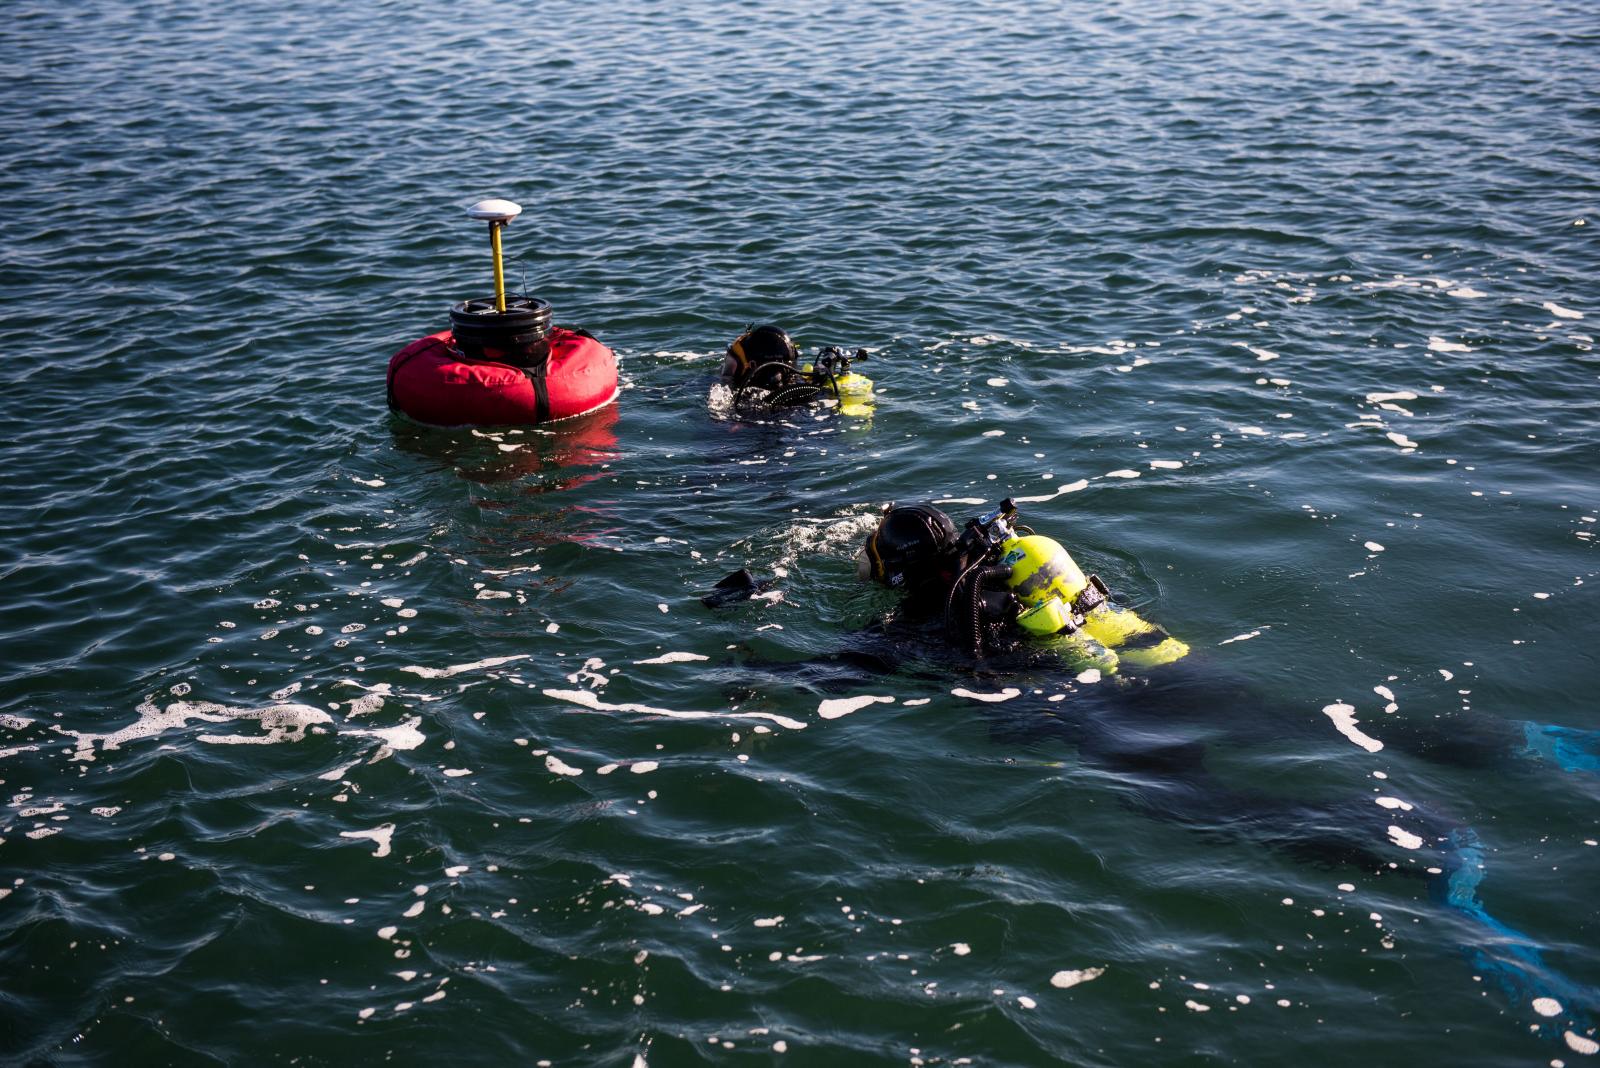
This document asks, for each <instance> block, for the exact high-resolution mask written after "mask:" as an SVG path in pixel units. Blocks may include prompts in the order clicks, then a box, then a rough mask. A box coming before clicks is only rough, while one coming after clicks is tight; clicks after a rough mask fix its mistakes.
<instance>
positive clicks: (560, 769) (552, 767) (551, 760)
mask: <svg viewBox="0 0 1600 1068" xmlns="http://www.w3.org/2000/svg"><path fill="white" fill-rule="evenodd" d="M584 692H585V693H587V692H588V691H587V690H585V691H584ZM544 766H545V768H546V769H547V770H548V771H550V772H552V773H554V774H556V775H568V776H572V775H582V774H583V769H582V768H575V767H573V766H572V765H571V764H568V763H567V762H566V761H564V760H562V759H561V758H560V757H558V756H556V755H555V754H554V753H549V754H546V756H545V758H544Z"/></svg>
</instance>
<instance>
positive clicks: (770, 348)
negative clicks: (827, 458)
mask: <svg viewBox="0 0 1600 1068" xmlns="http://www.w3.org/2000/svg"><path fill="white" fill-rule="evenodd" d="M866 356H867V350H866V349H857V350H856V351H855V352H854V353H847V352H845V351H844V350H843V349H839V348H835V347H832V346H829V347H827V348H823V349H820V350H818V352H817V355H816V357H815V358H814V359H813V360H812V361H810V362H808V363H802V362H801V358H800V350H799V349H798V348H797V347H796V346H795V343H794V340H793V339H792V338H790V337H789V334H788V332H787V331H785V330H784V329H783V328H782V327H779V326H773V325H771V324H768V325H765V326H752V327H750V328H749V329H747V330H745V332H744V333H742V334H740V335H739V336H738V337H736V338H734V339H733V341H731V342H729V344H728V352H727V356H726V357H725V358H724V360H723V362H722V382H723V384H724V385H726V386H727V387H728V388H729V389H731V390H733V394H734V402H735V403H736V404H737V405H738V406H740V407H741V408H746V409H749V408H758V409H782V408H794V407H798V406H800V405H806V404H813V403H816V402H818V401H832V402H836V403H837V404H838V405H839V409H840V410H841V411H842V412H844V413H845V414H846V415H867V414H870V412H871V408H872V380H871V379H869V378H867V377H866V376H864V375H861V374H859V373H857V372H855V371H852V370H851V369H850V364H851V362H852V361H854V360H863V359H866Z"/></svg>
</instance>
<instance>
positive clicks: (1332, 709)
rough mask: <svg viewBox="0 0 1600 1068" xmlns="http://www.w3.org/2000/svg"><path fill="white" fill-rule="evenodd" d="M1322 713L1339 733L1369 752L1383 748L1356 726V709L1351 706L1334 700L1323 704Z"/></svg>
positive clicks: (1378, 742) (1380, 743)
mask: <svg viewBox="0 0 1600 1068" xmlns="http://www.w3.org/2000/svg"><path fill="white" fill-rule="evenodd" d="M1322 714H1323V715H1325V716H1327V717H1328V718H1329V719H1331V720H1333V725H1334V727H1335V728H1336V729H1337V730H1338V731H1339V733H1340V734H1342V735H1344V736H1345V737H1346V738H1348V739H1350V740H1351V741H1352V742H1354V743H1355V744H1356V745H1359V746H1360V747H1361V748H1363V749H1365V750H1366V751H1367V752H1369V753H1376V752H1378V751H1379V750H1381V749H1382V748H1383V743H1382V742H1380V741H1378V739H1376V738H1374V737H1372V736H1371V735H1369V734H1366V733H1364V732H1362V730H1361V728H1359V727H1357V726H1356V710H1355V708H1354V707H1353V706H1351V705H1347V704H1344V703H1343V702H1336V703H1334V704H1331V705H1324V706H1323V709H1322Z"/></svg>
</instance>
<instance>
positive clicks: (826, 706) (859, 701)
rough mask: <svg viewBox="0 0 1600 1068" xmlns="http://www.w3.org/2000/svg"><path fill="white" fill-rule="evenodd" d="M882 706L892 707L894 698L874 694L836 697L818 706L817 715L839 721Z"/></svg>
mask: <svg viewBox="0 0 1600 1068" xmlns="http://www.w3.org/2000/svg"><path fill="white" fill-rule="evenodd" d="M880 704H886V705H892V704H894V698H893V697H881V696H875V695H872V694H862V695H860V696H858V697H835V698H832V699H830V700H827V701H823V702H822V703H821V704H820V705H818V706H817V715H819V716H821V717H822V718H823V719H838V718H839V717H841V716H848V715H849V714H850V713H852V712H859V711H860V710H861V709H863V708H866V707H867V706H868V705H880Z"/></svg>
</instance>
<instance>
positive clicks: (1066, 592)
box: [1000, 534, 1189, 670]
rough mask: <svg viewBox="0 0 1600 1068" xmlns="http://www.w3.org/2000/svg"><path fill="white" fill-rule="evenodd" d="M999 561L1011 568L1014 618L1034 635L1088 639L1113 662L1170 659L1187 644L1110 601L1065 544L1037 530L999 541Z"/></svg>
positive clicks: (1164, 661)
mask: <svg viewBox="0 0 1600 1068" xmlns="http://www.w3.org/2000/svg"><path fill="white" fill-rule="evenodd" d="M1000 563H1001V564H1002V565H1004V566H1006V567H1009V568H1010V569H1011V573H1010V575H1009V576H1008V577H1007V579H1006V586H1007V588H1008V589H1010V591H1011V592H1012V593H1013V594H1014V595H1015V596H1016V598H1017V600H1018V601H1020V602H1021V603H1022V611H1021V612H1020V613H1019V614H1018V616H1017V624H1018V625H1019V626H1020V627H1022V629H1023V630H1025V631H1027V632H1028V633H1029V634H1033V635H1036V636H1039V637H1058V638H1065V639H1068V640H1069V641H1070V642H1072V643H1073V644H1075V645H1079V646H1085V647H1087V646H1088V644H1089V643H1093V645H1095V646H1098V647H1101V648H1103V649H1104V650H1105V651H1106V652H1107V653H1108V654H1110V656H1111V659H1112V663H1113V667H1112V669H1111V670H1116V665H1120V664H1128V665H1131V666H1134V667H1154V666H1156V665H1157V664H1170V663H1171V662H1172V661H1174V660H1178V659H1181V658H1182V657H1183V656H1185V655H1187V654H1188V652H1189V647H1188V646H1187V645H1185V644H1184V643H1183V642H1181V641H1179V640H1178V639H1176V638H1174V637H1173V636H1172V635H1170V634H1168V633H1167V632H1166V631H1164V630H1162V629H1161V628H1160V627H1158V626H1156V625H1155V624H1154V623H1151V622H1149V621H1148V620H1146V619H1144V618H1142V617H1141V616H1140V615H1139V614H1138V613H1137V612H1133V611H1131V610H1129V609H1126V608H1119V607H1118V606H1116V605H1114V604H1112V603H1111V598H1110V591H1109V590H1107V589H1106V587H1105V583H1103V582H1101V581H1100V579H1099V578H1098V577H1096V576H1086V575H1084V573H1083V569H1082V568H1080V567H1079V566H1078V564H1077V562H1076V561H1075V560H1073V559H1072V557H1071V555H1070V554H1068V552H1067V550H1066V549H1064V548H1062V547H1061V543H1060V542H1058V541H1056V540H1055V539H1054V538H1047V537H1045V536H1043V535H1042V534H1026V535H1023V536H1021V537H1016V536H1012V537H1009V538H1007V539H1006V540H1005V541H1003V542H1002V543H1001V544H1000Z"/></svg>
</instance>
